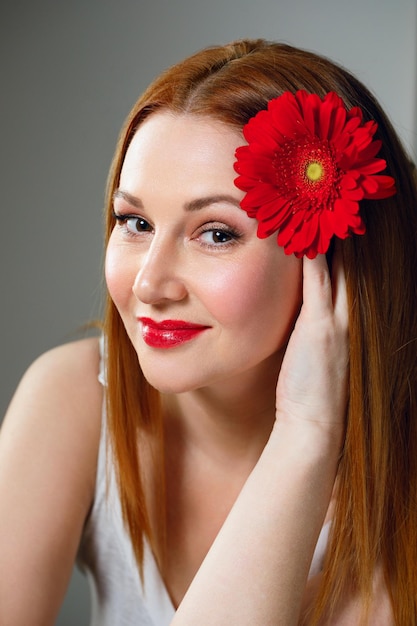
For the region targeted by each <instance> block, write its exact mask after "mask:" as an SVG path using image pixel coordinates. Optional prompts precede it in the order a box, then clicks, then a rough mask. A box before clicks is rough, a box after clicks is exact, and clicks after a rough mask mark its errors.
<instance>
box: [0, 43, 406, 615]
mask: <svg viewBox="0 0 417 626" xmlns="http://www.w3.org/2000/svg"><path fill="white" fill-rule="evenodd" d="M242 133H244V135H243V134H242ZM306 155H307V156H306ZM300 163H302V164H303V165H302V167H301V166H300ZM300 168H301V169H300ZM236 173H237V174H238V176H237V177H236ZM416 206H417V203H416V192H415V188H414V185H413V180H412V171H411V167H410V164H409V162H408V160H407V158H406V155H405V154H404V152H403V150H402V148H401V145H400V144H399V142H398V140H397V138H396V136H395V133H394V132H393V130H392V128H391V126H390V124H389V122H388V121H387V119H386V117H385V116H384V114H383V112H382V111H381V110H380V108H379V106H378V105H377V103H376V102H375V101H374V99H373V98H372V96H371V95H370V94H369V93H368V92H367V90H366V89H365V88H364V87H363V86H362V85H361V84H360V83H358V81H357V80H356V79H354V78H353V77H352V76H351V75H349V74H348V73H347V72H346V71H345V70H342V69H341V68H339V67H337V66H335V65H333V64H332V63H330V62H329V61H327V60H326V59H323V58H321V57H318V56H316V55H314V54H311V53H307V52H304V51H301V50H297V49H295V48H292V47H289V46H285V45H280V44H272V43H268V42H264V41H261V40H258V41H240V42H236V43H233V44H230V45H228V46H224V47H214V48H211V49H207V50H204V51H202V52H200V53H197V54H196V55H194V56H193V57H191V58H189V59H187V60H185V61H184V62H183V63H180V64H178V65H177V66H175V67H173V68H171V69H169V70H168V71H167V72H165V73H164V74H163V75H162V76H161V77H160V78H158V79H157V80H156V81H155V82H154V83H153V84H152V85H151V86H150V87H149V88H148V90H147V91H146V92H145V93H144V94H143V96H142V97H141V98H140V99H139V101H138V102H137V104H136V105H135V107H134V109H133V111H132V113H131V115H130V116H129V119H128V120H127V123H126V126H125V128H124V130H123V131H122V134H121V138H120V142H119V145H118V147H117V150H116V155H115V159H114V163H113V167H112V172H111V175H110V179H109V188H108V204H107V212H106V215H107V255H106V280H107V285H108V290H109V299H108V304H107V311H106V318H105V323H104V337H105V340H104V342H103V345H102V347H101V351H100V349H99V345H98V341H97V340H95V339H89V340H84V341H81V342H77V343H74V344H69V345H66V346H62V347H60V348H57V349H55V350H53V351H51V352H50V353H48V354H46V355H44V356H43V357H41V358H40V359H39V360H38V361H37V362H36V363H35V364H34V365H33V366H32V368H30V370H29V372H28V373H27V374H26V376H25V377H24V379H23V381H22V383H21V385H20V387H19V390H18V391H17V393H16V396H15V398H14V399H13V401H12V403H11V406H10V409H9V412H8V416H7V419H6V421H5V426H4V429H3V432H2V438H1V450H0V497H1V500H2V511H5V512H6V513H5V515H3V513H2V518H1V520H0V530H1V532H0V537H2V539H1V541H2V546H1V553H2V562H3V563H4V571H7V576H6V575H3V579H2V582H1V588H0V622H1V623H2V624H5V625H6V624H7V625H8V624H13V625H14V626H16V625H19V624H27V623H28V622H30V623H31V624H49V623H53V619H54V616H55V614H56V612H57V610H58V607H59V604H60V601H61V599H62V596H63V594H64V592H65V587H66V584H67V581H68V578H69V576H70V572H71V567H72V564H73V562H74V560H75V558H76V555H77V551H78V560H79V563H80V564H81V566H82V567H83V568H85V569H86V571H87V572H88V575H89V577H90V580H91V581H92V586H93V589H94V610H93V619H94V620H95V621H94V623H95V624H101V625H106V624H117V623H120V624H121V623H123V624H124V623H126V624H130V623H131V624H155V626H159V625H161V626H162V625H165V624H170V623H171V624H173V625H174V626H182V625H184V624H199V625H200V624H239V625H241V624H262V625H264V624H285V625H290V624H318V623H319V624H339V625H343V624H359V623H360V621H361V620H363V622H364V623H368V624H378V625H381V624H400V625H404V626H406V625H407V626H409V625H410V624H413V623H415V622H416V615H417V604H416V602H417V600H416V598H417V580H416V574H415V563H416V560H417V554H416V552H417V541H416V529H417V519H416V518H417V510H416V506H415V503H416V496H417V494H416V490H417V475H416V458H417V454H416V453H417V450H416V447H417V433H416V419H415V418H416V415H415V413H416V408H415V407H416V400H417V398H416V397H415V395H416V389H417V385H416V377H417V369H416V366H417V359H416V355H415V344H414V341H415V338H416V337H417V328H416V326H417V322H416V320H415V315H414V311H415V309H416V279H415V275H414V268H415V265H416V251H415V248H416V246H415V234H416V231H417V221H416ZM242 209H243V210H242ZM277 240H278V244H279V245H277ZM329 267H330V269H329ZM100 355H101V356H100ZM100 361H101V365H100V364H99V362H100ZM99 369H100V380H101V383H100V382H98V381H97V372H98V371H99ZM103 388H104V389H105V393H104V394H103ZM103 395H104V398H105V403H106V411H105V413H106V415H105V417H106V419H103V420H102V403H103ZM106 453H107V454H106ZM6 578H7V580H6ZM17 582H18V584H17Z"/></svg>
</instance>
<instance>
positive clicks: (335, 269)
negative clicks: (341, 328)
mask: <svg viewBox="0 0 417 626" xmlns="http://www.w3.org/2000/svg"><path fill="white" fill-rule="evenodd" d="M332 285H333V306H334V311H335V314H336V316H337V317H338V319H339V320H340V321H341V322H343V323H344V324H345V325H346V326H347V324H348V302H347V291H346V274H345V268H344V265H343V259H342V254H341V251H340V248H336V249H335V253H334V256H333V261H332Z"/></svg>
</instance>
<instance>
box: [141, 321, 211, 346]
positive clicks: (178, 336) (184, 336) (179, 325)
mask: <svg viewBox="0 0 417 626" xmlns="http://www.w3.org/2000/svg"><path fill="white" fill-rule="evenodd" d="M139 321H140V322H141V323H142V337H143V340H144V342H145V343H146V344H147V345H148V346H150V347H152V348H175V347H176V346H179V345H181V344H183V343H185V342H186V341H191V339H194V337H197V336H198V335H199V334H200V333H202V332H203V331H205V330H207V329H208V328H210V326H202V325H201V324H193V323H192V322H184V321H183V320H163V321H162V322H156V321H155V320H152V319H150V318H149V317H140V318H139Z"/></svg>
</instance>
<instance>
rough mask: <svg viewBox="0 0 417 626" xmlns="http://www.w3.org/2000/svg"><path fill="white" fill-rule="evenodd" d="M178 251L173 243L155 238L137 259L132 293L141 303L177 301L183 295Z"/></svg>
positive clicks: (184, 289) (182, 279)
mask: <svg viewBox="0 0 417 626" xmlns="http://www.w3.org/2000/svg"><path fill="white" fill-rule="evenodd" d="M180 256H181V251H180V250H178V249H177V247H176V245H175V243H169V242H166V241H165V242H164V241H163V240H160V239H158V238H157V237H155V238H154V239H153V241H152V243H151V245H150V246H149V248H148V250H147V252H146V254H145V256H144V257H142V259H141V264H140V268H139V271H138V273H137V274H136V278H135V282H134V283H133V287H132V291H133V294H134V295H135V296H136V298H138V300H140V301H141V302H144V303H145V304H158V303H161V302H164V301H169V300H172V301H180V300H183V299H184V298H185V297H186V295H187V288H186V284H185V281H184V278H183V277H182V276H181V261H180Z"/></svg>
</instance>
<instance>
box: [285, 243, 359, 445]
mask: <svg viewBox="0 0 417 626" xmlns="http://www.w3.org/2000/svg"><path fill="white" fill-rule="evenodd" d="M348 364H349V347H348V309H347V298H346V284H345V276H344V270H343V265H342V262H341V259H340V257H339V256H337V254H336V255H335V258H334V263H333V271H332V277H330V273H329V269H328V265H327V261H326V257H325V256H324V255H320V256H318V257H316V258H315V259H307V258H304V260H303V304H302V307H301V311H300V314H299V317H298V319H297V321H296V324H295V327H294V330H293V332H292V334H291V337H290V340H289V342H288V346H287V350H286V353H285V356H284V359H283V363H282V367H281V372H280V375H279V380H278V385H277V405H276V406H277V423H278V424H280V423H292V424H297V423H299V422H301V423H303V424H304V425H305V424H306V423H310V424H312V425H315V426H316V425H318V426H320V427H321V429H324V430H325V431H327V432H328V433H330V434H332V433H334V434H335V435H337V436H338V437H340V438H341V437H342V434H343V428H344V419H345V414H346V403H347V383H348V369H349V367H348Z"/></svg>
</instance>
